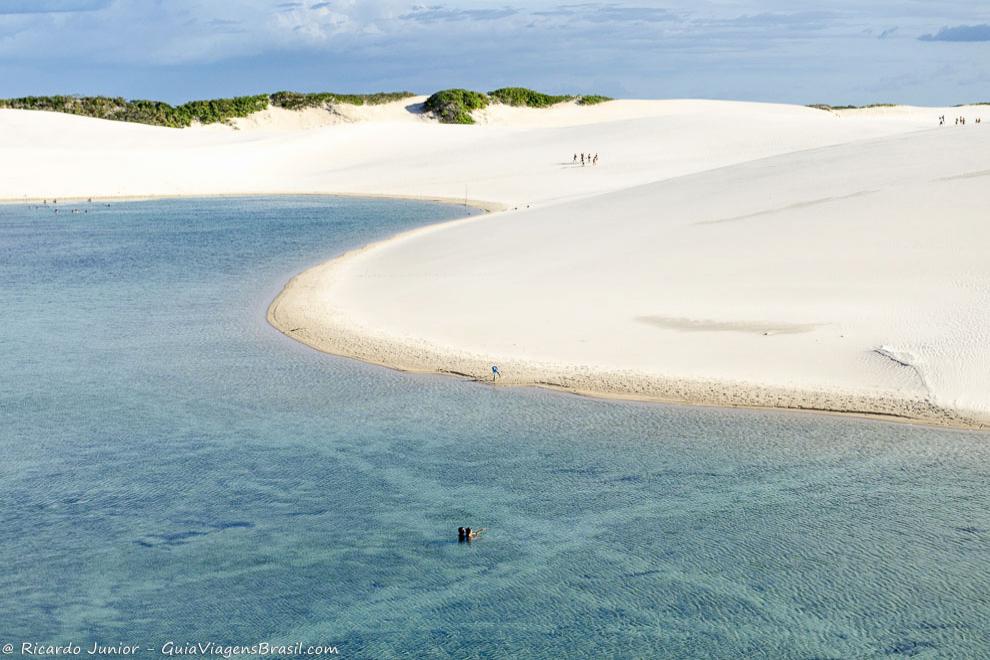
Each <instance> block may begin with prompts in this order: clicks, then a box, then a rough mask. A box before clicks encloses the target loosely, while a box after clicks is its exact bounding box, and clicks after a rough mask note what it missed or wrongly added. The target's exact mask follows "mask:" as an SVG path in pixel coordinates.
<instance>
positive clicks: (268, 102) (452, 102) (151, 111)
mask: <svg viewBox="0 0 990 660" xmlns="http://www.w3.org/2000/svg"><path fill="white" fill-rule="evenodd" d="M411 96H414V94H413V93H412V92H378V93H375V94H336V93H333V92H315V93H300V92H288V91H284V92H275V93H274V94H258V95H255V96H236V97H233V98H226V99H209V100H204V101H189V102H188V103H183V104H182V105H177V106H173V105H169V104H168V103H165V102H163V101H144V100H127V99H124V98H120V97H109V96H24V97H21V98H15V99H0V108H10V109H15V110H47V111H49V112H64V113H67V114H72V115H81V116H83V117H95V118H97V119H110V120H114V121H127V122H134V123H138V124H150V125H152V126H168V127H171V128H184V127H186V126H190V125H192V124H193V123H194V122H198V123H200V124H216V123H222V122H227V121H230V120H231V119H235V118H238V117H247V116H248V115H250V114H252V113H255V112H259V111H261V110H265V109H266V108H268V107H269V106H274V107H277V108H285V109H287V110H302V109H304V108H323V107H328V106H332V105H335V104H340V103H347V104H350V105H379V104H382V103H392V102H394V101H401V100H402V99H407V98H409V97H411ZM611 100H612V99H611V98H609V97H607V96H599V95H591V96H571V95H566V96H563V95H558V96H554V95H551V94H544V93H542V92H537V91H534V90H532V89H527V88H525V87H503V88H500V89H496V90H494V91H492V92H488V93H487V94H485V93H483V92H475V91H472V90H469V89H445V90H442V91H439V92H436V93H435V94H433V95H432V96H430V97H429V98H428V99H427V100H426V103H425V104H424V105H425V109H426V110H427V111H428V112H431V113H433V115H434V116H435V117H436V118H437V120H439V121H440V122H441V123H445V124H473V123H474V118H473V117H472V116H471V113H472V112H473V111H475V110H481V109H483V108H486V107H488V105H489V104H491V103H502V104H504V105H512V106H520V107H527V108H547V107H550V106H552V105H556V104H558V103H563V102H565V101H576V102H577V103H578V104H579V105H594V104H596V103H603V102H605V101H611Z"/></svg>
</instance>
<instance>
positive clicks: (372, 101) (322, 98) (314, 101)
mask: <svg viewBox="0 0 990 660" xmlns="http://www.w3.org/2000/svg"><path fill="white" fill-rule="evenodd" d="M410 96H415V94H413V93H412V92H377V93H375V94H334V93H332V92H316V93H313V94H300V93H299V92H275V93H274V94H272V96H271V102H272V105H274V106H277V107H279V108H285V109H287V110H299V109H301V108H319V107H323V106H325V105H330V104H334V103H347V104H350V105H381V104H383V103H392V102H393V101H401V100H402V99H407V98H409V97H410Z"/></svg>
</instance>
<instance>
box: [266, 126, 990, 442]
mask: <svg viewBox="0 0 990 660" xmlns="http://www.w3.org/2000/svg"><path fill="white" fill-rule="evenodd" d="M722 110H723V109H718V110H717V111H722ZM794 110H795V115H797V114H800V112H803V109H794ZM988 114H990V113H988ZM808 119H809V120H810V121H809V124H812V123H813V122H814V121H815V120H816V119H818V118H817V117H809V118H808ZM719 120H720V121H725V122H729V121H732V119H730V118H727V117H724V116H722V117H719ZM640 128H642V127H640ZM813 128H814V126H813V125H812V126H809V130H813ZM641 137H643V138H644V139H649V137H650V136H649V135H648V134H647V135H642V134H641ZM765 138H766V140H767V141H768V142H771V141H772V140H773V136H771V135H766V136H765ZM595 143H596V144H600V143H601V141H600V140H597V141H596V142H595ZM655 144H656V148H657V149H658V150H663V149H665V146H664V142H663V139H662V138H659V139H656V143H655ZM603 151H604V149H603ZM678 155H679V154H676V153H675V154H673V158H676V157H677V156H678ZM739 160H741V162H736V163H734V164H731V165H729V166H724V167H714V168H712V169H709V170H703V171H700V172H695V173H692V174H687V175H684V176H670V177H666V178H664V177H658V180H657V181H656V182H654V183H648V184H640V185H635V186H631V187H619V188H618V189H616V190H613V191H610V192H603V193H595V194H591V195H588V196H584V197H581V198H579V199H574V200H567V201H551V202H547V203H544V204H540V205H535V206H534V207H533V208H529V209H516V210H508V211H504V212H502V213H496V214H492V215H487V216H481V217H477V218H470V219H467V220H461V221H455V222H451V223H446V224H443V225H439V226H434V227H428V228H425V229H422V230H416V231H413V232H408V233H406V234H403V235H401V236H397V237H394V238H393V239H390V240H387V241H384V242H382V243H379V244H376V245H372V246H368V247H366V248H364V249H361V250H358V251H355V252H352V253H349V254H347V255H344V256H342V257H340V258H338V259H335V260H333V261H330V262H328V263H325V264H323V265H320V266H318V267H316V268H313V269H310V270H308V271H306V272H305V273H303V274H301V275H299V276H298V277H296V278H294V279H293V280H292V281H291V282H290V283H289V284H288V285H287V286H286V288H285V290H284V291H283V292H282V294H281V295H280V296H279V297H278V299H277V300H276V301H275V302H274V303H273V304H272V306H271V309H270V311H269V319H270V321H271V322H272V323H273V324H274V325H275V326H276V327H278V328H280V329H281V330H282V331H283V332H285V333H286V334H288V335H289V336H291V337H293V338H295V339H298V340H299V341H302V342H304V343H307V344H309V345H311V346H313V347H315V348H318V349H320V350H323V351H327V352H331V353H335V354H340V355H346V356H351V357H355V358H359V359H362V360H366V361H369V362H374V363H378V364H384V365H387V366H391V367H396V368H400V369H405V370H414V371H425V372H441V373H453V374H461V375H464V376H468V377H471V378H476V379H479V380H487V379H489V377H490V371H489V367H490V364H492V363H497V364H498V365H499V366H500V368H501V371H502V373H503V374H504V378H503V379H502V380H500V381H499V382H500V383H504V384H518V385H540V386H546V387H554V388H560V389H565V390H569V391H573V392H579V393H586V394H594V395H604V396H614V397H625V398H635V399H648V400H660V401H678V402H691V403H702V404H713V405H723V406H756V407H775V408H790V409H806V410H818V411H831V412H842V413H855V414H862V415H875V416H884V417H887V418H894V419H900V420H913V421H923V422H927V423H935V424H946V425H953V426H964V427H977V428H980V427H985V426H986V424H987V421H988V420H990V258H988V257H990V248H988V247H987V246H988V245H990V220H988V217H990V216H988V211H990V187H988V184H990V127H988V128H987V129H986V130H982V127H973V130H970V129H969V128H966V129H962V128H961V129H959V130H956V129H955V127H954V126H953V127H945V128H941V129H939V128H935V129H927V130H920V131H919V130H916V129H913V130H908V131H903V132H896V133H894V134H893V135H888V136H882V137H861V136H857V135H853V136H851V138H850V139H849V140H848V141H846V142H843V143H840V144H833V145H831V146H827V147H818V148H798V149H796V150H793V151H789V152H787V151H785V153H782V154H780V155H774V156H770V157H757V158H752V159H747V160H743V159H741V158H740V159H739ZM558 167H559V166H558ZM564 167H565V168H566V166H564ZM599 167H600V168H602V170H595V168H591V169H590V170H589V169H588V168H584V169H581V168H580V167H577V168H573V169H571V170H570V171H569V172H568V174H569V175H571V176H573V177H574V178H575V180H576V181H583V180H584V179H586V178H589V177H595V176H598V175H599V173H600V172H602V171H604V170H605V167H606V165H604V163H603V164H602V165H599ZM617 169H621V165H620V166H618V167H617ZM686 169H688V170H689V171H693V170H695V169H696V168H693V167H687V168H686ZM608 175H609V173H606V174H603V176H608Z"/></svg>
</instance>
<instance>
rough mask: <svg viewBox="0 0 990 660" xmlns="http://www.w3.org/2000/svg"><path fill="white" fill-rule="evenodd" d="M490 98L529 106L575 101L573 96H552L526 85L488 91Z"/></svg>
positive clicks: (536, 106) (505, 102) (544, 105)
mask: <svg viewBox="0 0 990 660" xmlns="http://www.w3.org/2000/svg"><path fill="white" fill-rule="evenodd" d="M488 96H489V98H491V100H493V101H497V102H498V103H504V104H505V105H515V106H525V107H527V108H546V107H549V106H551V105H556V104H558V103H563V102H565V101H573V100H574V97H573V96H550V95H549V94H544V93H542V92H535V91H533V90H531V89H526V88H525V87H502V88H501V89H496V90H495V91H494V92H488Z"/></svg>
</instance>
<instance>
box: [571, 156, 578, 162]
mask: <svg viewBox="0 0 990 660" xmlns="http://www.w3.org/2000/svg"><path fill="white" fill-rule="evenodd" d="M571 162H572V163H574V164H575V165H577V154H574V160H572V161H571Z"/></svg>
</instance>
